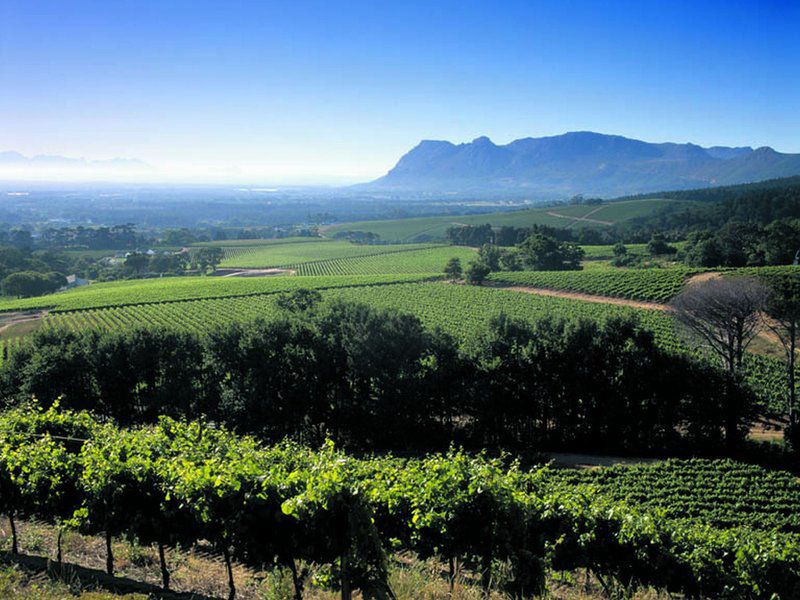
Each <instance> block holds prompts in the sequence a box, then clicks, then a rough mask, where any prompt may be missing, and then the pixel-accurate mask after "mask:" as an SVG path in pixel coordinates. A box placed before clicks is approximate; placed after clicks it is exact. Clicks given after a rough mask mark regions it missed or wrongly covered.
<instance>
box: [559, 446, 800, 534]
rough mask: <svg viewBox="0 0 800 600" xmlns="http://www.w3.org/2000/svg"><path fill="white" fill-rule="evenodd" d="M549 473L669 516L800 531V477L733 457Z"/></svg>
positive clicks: (722, 525)
mask: <svg viewBox="0 0 800 600" xmlns="http://www.w3.org/2000/svg"><path fill="white" fill-rule="evenodd" d="M549 478H550V480H551V481H553V482H554V484H555V485H556V486H558V485H559V484H561V485H565V486H566V487H567V488H568V489H572V488H574V486H576V485H586V486H589V487H590V488H591V489H593V490H595V491H596V492H597V493H598V494H601V495H603V496H606V497H609V498H611V499H612V500H614V501H618V502H625V503H628V504H630V505H635V506H638V507H641V508H644V509H647V510H657V511H663V512H664V514H665V515H666V516H667V517H669V518H670V519H676V520H680V521H701V522H703V523H708V524H709V525H711V526H713V527H719V528H723V529H728V528H732V527H749V528H753V529H766V530H770V529H774V530H779V531H784V532H789V533H795V534H797V533H800V481H798V479H797V478H796V477H794V476H793V475H792V474H791V473H788V472H786V471H770V470H766V469H764V468H762V467H758V466H755V465H747V464H743V463H739V462H735V461H732V460H708V459H692V460H678V459H670V460H667V461H663V462H657V463H655V464H649V465H636V466H630V467H628V466H625V467H622V466H617V467H607V468H603V469H596V470H574V469H562V470H554V471H552V472H551V473H550V474H549Z"/></svg>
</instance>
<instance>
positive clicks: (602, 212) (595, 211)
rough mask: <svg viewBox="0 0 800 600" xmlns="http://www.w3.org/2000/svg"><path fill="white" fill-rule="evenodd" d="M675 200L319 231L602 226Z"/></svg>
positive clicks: (398, 237)
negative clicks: (490, 226)
mask: <svg viewBox="0 0 800 600" xmlns="http://www.w3.org/2000/svg"><path fill="white" fill-rule="evenodd" d="M676 202H679V201H676V200H666V199H648V200H624V201H620V202H608V203H606V204H603V205H600V206H586V205H581V206H573V205H567V206H551V207H545V208H532V209H527V210H517V211H506V212H496V213H483V214H476V215H461V216H446V217H423V218H411V219H394V220H385V221H359V222H353V223H340V224H336V225H331V226H328V227H325V228H324V231H323V233H324V234H326V235H332V234H334V233H336V232H339V231H365V232H372V233H375V234H377V235H379V236H380V239H381V240H384V241H392V242H411V241H435V240H443V239H444V236H445V231H446V230H447V228H448V227H453V226H458V225H483V224H484V223H490V224H491V225H493V226H496V227H501V226H503V225H511V226H514V227H529V226H531V225H549V226H551V227H565V226H570V227H571V226H575V227H601V228H602V227H607V226H608V225H607V224H606V223H618V222H622V221H626V220H629V219H633V218H636V217H639V216H644V215H647V214H650V213H652V212H654V211H656V210H658V209H660V208H662V207H663V206H666V205H669V204H673V203H676ZM550 213H554V214H555V215H561V216H554V214H550ZM588 213H592V214H591V216H589V217H587V218H591V219H595V221H580V220H579V219H580V218H582V217H585V216H586V215H588ZM598 221H604V222H598Z"/></svg>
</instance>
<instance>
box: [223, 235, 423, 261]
mask: <svg viewBox="0 0 800 600" xmlns="http://www.w3.org/2000/svg"><path fill="white" fill-rule="evenodd" d="M433 247H435V246H432V245H430V244H397V245H386V246H370V245H366V244H353V243H351V242H347V241H337V240H325V239H320V240H316V241H312V242H309V241H306V242H296V243H290V244H269V245H265V246H241V247H237V246H230V247H225V248H224V252H225V257H224V258H223V260H222V262H221V263H220V266H221V267H224V268H234V267H235V268H271V267H282V268H293V267H296V266H297V265H299V264H302V263H307V262H321V261H328V260H334V259H346V258H355V257H364V256H378V255H381V254H392V253H395V252H413V251H415V250H422V249H425V248H433Z"/></svg>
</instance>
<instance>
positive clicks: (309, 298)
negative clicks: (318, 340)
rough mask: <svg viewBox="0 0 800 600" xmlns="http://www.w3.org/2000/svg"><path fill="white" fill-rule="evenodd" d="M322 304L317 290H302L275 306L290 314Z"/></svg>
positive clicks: (288, 295)
mask: <svg viewBox="0 0 800 600" xmlns="http://www.w3.org/2000/svg"><path fill="white" fill-rule="evenodd" d="M456 260H457V259H456ZM320 302H322V294H320V293H319V292H318V291H317V290H311V289H307V288H301V289H299V290H294V291H292V292H286V293H283V294H281V295H280V296H279V297H278V299H277V300H276V301H275V305H276V306H277V307H278V308H282V309H283V310H288V311H289V312H305V311H308V310H311V309H312V308H314V307H316V306H317V305H318V304H319V303H320Z"/></svg>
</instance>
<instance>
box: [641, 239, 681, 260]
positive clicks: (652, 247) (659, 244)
mask: <svg viewBox="0 0 800 600" xmlns="http://www.w3.org/2000/svg"><path fill="white" fill-rule="evenodd" d="M647 251H648V252H649V253H650V254H651V255H653V256H656V255H658V254H675V253H676V252H677V251H678V249H677V248H675V246H670V245H669V244H668V243H667V239H666V238H665V237H664V235H663V234H661V233H654V234H653V236H652V237H651V238H650V241H649V242H648V243H647Z"/></svg>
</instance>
